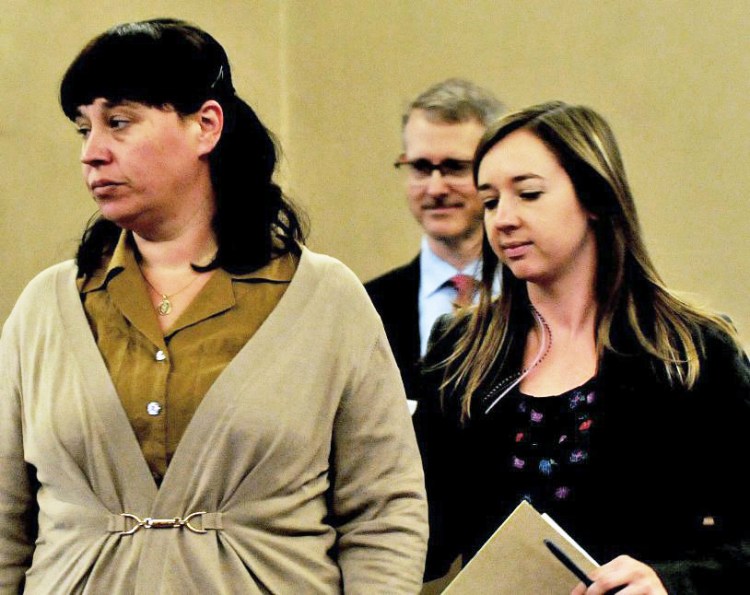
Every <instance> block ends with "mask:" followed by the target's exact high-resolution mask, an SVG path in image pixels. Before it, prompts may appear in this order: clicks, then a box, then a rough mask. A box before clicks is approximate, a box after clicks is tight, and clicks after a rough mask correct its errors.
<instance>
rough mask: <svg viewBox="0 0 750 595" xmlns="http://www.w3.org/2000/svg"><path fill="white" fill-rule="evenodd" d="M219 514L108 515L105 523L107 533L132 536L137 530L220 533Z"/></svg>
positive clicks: (125, 513)
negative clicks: (169, 515)
mask: <svg viewBox="0 0 750 595" xmlns="http://www.w3.org/2000/svg"><path fill="white" fill-rule="evenodd" d="M221 517H222V513H220V512H204V511H200V512H193V513H190V514H188V515H186V516H185V517H184V518H180V517H172V518H158V519H157V518H154V517H146V518H144V519H141V518H139V517H138V516H136V515H134V514H130V513H128V512H123V513H122V514H110V515H109V519H108V522H107V531H108V532H109V533H119V534H120V535H121V536H122V535H133V534H134V533H135V532H136V531H138V530H139V529H183V528H184V529H187V530H188V531H191V532H192V533H206V532H207V531H208V530H209V529H212V530H214V531H220V530H222V529H223V528H224V526H223V524H222V521H221Z"/></svg>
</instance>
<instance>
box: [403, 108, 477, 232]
mask: <svg viewBox="0 0 750 595" xmlns="http://www.w3.org/2000/svg"><path fill="white" fill-rule="evenodd" d="M484 130H485V128H484V126H482V124H480V123H479V122H477V121H476V120H473V119H472V120H469V121H467V122H461V123H458V124H448V123H445V122H437V121H434V122H433V121H430V120H428V119H427V114H426V113H425V112H424V110H419V109H417V110H414V111H412V112H411V114H410V116H409V120H408V121H407V123H406V126H405V127H404V133H403V134H404V157H403V160H404V161H407V162H410V163H414V162H417V161H419V160H422V162H421V163H422V164H424V160H426V161H428V162H430V163H432V164H433V165H438V164H441V163H443V162H445V161H446V160H448V161H449V163H450V162H451V161H452V162H454V164H455V162H471V159H472V157H473V156H474V151H475V149H476V148H477V144H478V143H479V139H480V138H481V136H482V134H483V133H484ZM407 169H408V173H407V176H408V178H407V196H408V201H409V210H410V211H411V213H412V215H414V218H415V219H416V220H417V221H418V222H419V224H420V225H421V226H422V228H423V229H424V231H425V233H426V234H427V235H428V236H429V237H430V238H432V239H433V240H436V241H439V242H444V243H455V242H457V241H460V240H462V239H464V238H471V237H473V236H475V235H476V234H478V233H481V230H482V218H483V214H484V212H483V206H482V202H481V201H480V200H479V198H478V197H477V190H476V187H475V186H474V182H473V180H472V176H471V167H468V166H467V167H465V168H463V170H459V169H455V170H454V173H448V172H446V175H443V173H441V171H438V170H437V169H433V170H432V171H431V172H430V173H420V172H419V171H415V170H414V168H407ZM444 171H445V170H444Z"/></svg>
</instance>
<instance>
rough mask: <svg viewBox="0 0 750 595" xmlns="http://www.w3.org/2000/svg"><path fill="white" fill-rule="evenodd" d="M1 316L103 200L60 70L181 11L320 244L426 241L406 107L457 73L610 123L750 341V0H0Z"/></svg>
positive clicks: (377, 248)
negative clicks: (404, 132)
mask: <svg viewBox="0 0 750 595" xmlns="http://www.w3.org/2000/svg"><path fill="white" fill-rule="evenodd" d="M2 8H3V10H2V11H0V81H2V85H0V173H1V175H0V250H1V251H2V261H0V263H1V264H0V266H1V267H2V268H1V269H0V275H1V276H2V279H3V282H2V283H3V285H2V291H1V292H0V321H3V320H5V318H6V317H7V315H8V313H9V312H10V309H11V307H12V305H13V303H14V302H15V300H16V298H17V296H18V294H19V293H20V291H21V290H22V288H23V286H24V285H25V284H26V283H27V282H28V281H29V280H30V279H31V278H32V277H33V276H34V274H36V273H37V272H38V271H40V270H41V269H42V268H44V267H46V266H48V265H50V264H52V263H54V262H57V261H60V260H62V259H65V258H69V257H71V256H72V255H73V253H74V251H75V247H76V245H77V241H78V238H79V237H80V234H81V232H82V230H83V228H84V225H85V222H86V221H87V219H88V218H89V217H90V216H91V215H92V214H93V212H94V206H93V203H92V201H91V199H90V198H89V197H88V194H87V192H86V190H85V188H84V186H83V183H82V180H81V175H80V168H79V162H78V151H79V139H78V137H77V136H76V134H75V133H74V130H73V126H72V125H71V124H70V123H69V122H68V121H67V120H66V119H65V117H64V116H63V115H62V113H61V111H60V109H59V107H58V104H57V92H58V85H59V81H60V79H61V77H62V74H63V73H64V71H65V69H66V67H67V66H68V64H69V63H70V62H71V60H72V59H73V58H74V56H75V55H76V53H77V52H78V51H79V50H80V49H81V48H82V47H83V45H84V44H85V43H86V42H87V41H88V40H89V39H91V38H92V37H93V36H95V35H97V34H98V33H100V32H102V31H103V30H105V29H106V28H108V27H110V26H112V25H114V24H117V23H119V22H123V21H130V20H139V19H144V18H152V17H157V16H173V17H178V18H184V19H187V20H190V21H192V22H194V23H195V24H197V25H199V26H200V27H202V28H204V29H206V30H207V31H208V32H210V33H211V34H212V35H214V36H215V37H216V38H217V39H218V40H219V41H220V42H221V43H222V44H223V45H224V46H225V48H226V49H227V52H228V54H229V57H230V60H231V63H232V66H233V70H234V77H235V83H236V87H237V89H238V91H239V93H240V95H241V96H243V97H244V98H245V99H246V100H248V102H249V103H250V104H251V105H252V106H254V107H255V108H256V110H257V112H258V113H259V115H260V117H261V118H262V119H263V121H264V122H265V123H266V125H267V126H268V127H269V128H270V129H271V130H272V131H273V132H274V133H275V134H276V135H277V137H278V139H279V141H280V143H281V146H282V147H283V151H284V155H283V158H282V168H281V172H280V180H281V181H282V183H283V185H284V187H285V189H286V191H287V193H288V194H289V195H290V196H291V197H292V198H293V199H294V200H295V201H296V202H297V203H299V204H300V205H301V206H302V207H303V208H304V209H305V210H306V211H307V213H308V215H309V217H310V219H311V223H312V233H311V235H310V239H309V245H310V247H311V248H313V249H314V250H317V251H321V252H326V253H329V254H331V255H333V256H336V257H338V258H339V259H341V260H343V261H344V262H345V263H346V264H348V265H349V266H350V267H351V268H352V269H353V270H354V271H355V272H356V273H357V274H358V275H359V276H360V278H362V279H363V280H366V279H369V278H371V277H372V276H374V275H376V274H379V273H381V272H383V271H385V270H387V269H389V268H391V267H393V266H396V265H398V264H401V263H403V262H406V261H407V260H408V259H410V258H412V257H413V256H414V254H416V252H417V250H418V247H419V237H420V234H419V228H418V227H417V225H416V223H414V222H413V221H412V219H411V217H410V215H409V214H408V211H407V208H406V204H405V199H404V188H403V180H402V179H401V178H400V177H399V175H398V174H397V172H396V171H394V170H393V168H392V166H391V163H392V162H393V160H394V159H395V158H396V156H397V155H398V154H399V152H400V149H401V141H400V116H401V112H402V111H403V109H404V108H405V107H406V105H407V104H408V101H409V100H410V99H411V98H413V97H414V96H415V95H416V94H417V93H419V92H421V91H422V90H424V89H425V88H426V87H427V86H429V85H430V84H432V83H434V82H436V81H438V80H442V79H444V78H447V77H450V76H461V77H466V78H469V79H472V80H473V81H475V82H477V83H479V84H481V85H483V86H485V87H488V88H490V89H492V90H493V91H495V92H496V93H497V95H498V96H499V97H500V98H501V99H502V100H503V101H504V102H505V103H506V104H507V105H508V106H509V107H510V108H517V107H522V106H525V105H528V104H531V103H538V102H541V101H546V100H550V99H562V100H565V101H568V102H574V103H583V104H586V105H590V106H591V107H594V108H595V109H596V110H597V111H599V112H600V113H602V114H603V115H604V116H605V117H606V118H607V119H608V120H609V121H610V123H611V124H612V126H613V128H614V130H615V133H616V135H617V137H618V140H619V142H620V145H621V149H622V152H623V156H624V159H625V165H626V169H627V171H628V173H629V177H630V182H631V184H632V186H633V190H634V193H635V196H636V203H637V207H638V209H639V213H640V217H641V222H642V225H643V228H644V231H645V236H646V241H647V245H648V247H649V249H650V252H651V255H652V257H653V259H654V260H655V262H656V265H657V268H658V269H659V271H660V272H661V274H662V275H663V277H664V278H665V280H666V281H667V283H668V284H669V286H670V287H672V288H674V289H678V290H683V291H686V292H688V294H689V295H690V296H691V297H692V299H695V300H697V301H699V302H700V303H702V304H704V305H709V306H711V307H714V308H716V309H719V310H721V311H722V312H725V313H727V314H729V315H730V316H732V318H733V319H734V320H735V322H736V324H737V325H738V326H739V328H740V331H741V333H742V335H743V339H744V341H745V344H746V345H747V344H748V339H749V338H750V311H748V305H750V298H749V297H748V289H750V268H749V267H748V266H747V254H748V252H749V250H750V234H749V233H748V215H750V207H748V198H747V193H748V189H750V167H748V155H749V153H750V151H748V149H749V148H750V140H748V139H750V115H748V97H750V36H749V35H748V31H750V3H749V2H748V1H747V0H742V1H737V0H718V1H713V2H707V1H700V0H683V1H676V0H675V1H670V0H591V1H589V0H527V1H524V2H518V1H517V0H476V1H461V0H433V1H429V0H317V1H316V0H278V1H274V0H245V1H241V0H233V1H220V0H215V1H213V2H208V1H198V0H179V1H178V0H169V1H167V0H129V1H128V2H127V3H124V2H119V1H118V2H114V1H108V0H77V1H76V2H55V1H53V0H47V1H45V0H2Z"/></svg>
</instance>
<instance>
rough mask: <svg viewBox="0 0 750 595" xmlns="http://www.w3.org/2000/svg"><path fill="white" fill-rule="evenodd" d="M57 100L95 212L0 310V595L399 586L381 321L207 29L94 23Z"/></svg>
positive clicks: (418, 526)
mask: <svg viewBox="0 0 750 595" xmlns="http://www.w3.org/2000/svg"><path fill="white" fill-rule="evenodd" d="M60 101H61V105H62V108H63V110H64V112H65V114H66V115H67V117H68V118H70V119H71V120H72V121H73V122H74V123H75V125H76V127H77V129H78V132H79V133H80V134H81V136H82V142H83V146H82V151H81V162H82V164H83V174H84V179H85V182H86V185H87V186H88V188H89V190H90V191H91V194H92V195H93V197H94V200H95V201H96V203H97V206H98V208H99V216H98V218H96V219H95V220H94V221H93V222H92V223H91V224H90V225H89V227H88V229H87V230H86V232H85V234H84V236H83V240H82V242H81V245H80V247H79V250H78V254H77V259H76V262H75V263H73V262H72V261H71V262H66V263H62V264H60V265H57V266H55V267H52V268H50V269H48V270H47V271H45V272H43V273H41V274H40V275H39V276H38V277H37V278H36V279H34V280H33V281H32V282H31V283H30V284H29V286H28V287H27V288H26V290H25V291H24V292H23V294H22V296H21V297H20V299H19V301H18V303H17V305H16V307H15V308H14V310H13V313H12V314H11V316H10V317H9V319H8V321H7V323H6V325H5V326H4V328H3V334H2V339H1V340H0V358H1V359H0V361H1V362H2V365H0V591H3V592H6V591H7V592H16V591H18V590H20V589H24V588H25V589H26V590H28V591H29V592H35V593H37V592H40V593H41V592H53V591H54V592H65V593H74V592H75V593H92V592H101V591H102V590H109V591H112V592H114V593H133V592H135V593H146V592H148V593H188V592H200V593H230V592H236V593H298V592H305V593H307V592H310V593H312V592H315V593H337V592H342V591H346V592H347V593H350V592H351V593H364V592H366V593H413V592H416V591H418V590H419V586H420V584H421V578H422V570H423V563H424V552H425V545H426V543H425V542H426V531H427V523H426V514H427V513H426V507H425V499H424V486H423V479H422V471H421V465H420V461H419V455H418V451H417V447H416V443H415V440H414V434H413V430H412V426H411V420H410V417H409V414H408V411H407V408H406V406H405V403H404V395H403V387H402V385H401V382H400V379H399V373H398V370H397V368H396V366H395V363H394V361H393V357H392V355H391V352H390V349H389V347H388V343H387V340H386V338H385V334H384V332H383V328H382V324H381V323H380V320H379V318H378V316H377V314H376V313H375V311H374V309H373V308H372V305H371V304H370V302H369V300H368V299H367V296H366V294H365V292H364V289H363V288H362V286H361V284H360V283H359V281H358V280H357V279H356V278H355V277H354V275H353V274H352V273H351V272H350V271H349V270H348V269H346V268H345V267H344V266H343V265H341V264H340V263H339V262H337V261H335V260H333V259H331V258H328V257H325V256H321V255H318V254H314V253H313V252H311V251H309V250H308V249H306V248H304V247H303V233H302V229H301V225H300V219H299V217H298V215H297V214H296V212H295V210H294V208H293V207H292V206H291V205H290V204H289V203H288V202H287V201H286V200H285V198H284V196H283V194H282V192H281V190H280V188H279V187H278V186H277V185H276V184H275V183H274V182H273V173H274V169H275V166H276V151H275V147H274V143H273V140H272V139H271V137H270V135H269V133H268V132H267V131H266V129H265V128H264V126H263V125H262V124H261V122H260V121H259V119H258V118H257V116H256V115H255V113H254V112H253V110H252V109H251V108H250V106H248V105H247V103H245V102H244V101H242V100H241V99H240V98H239V97H237V95H236V93H235V91H234V88H233V85H232V76H231V70H230V67H229V62H228V60H227V56H226V54H225V52H224V50H223V48H222V47H221V45H219V43H218V42H217V41H216V40H215V39H214V38H213V37H211V36H210V35H208V34H207V33H205V32H204V31H202V30H200V29H198V28H197V27H194V26H192V25H189V24H187V23H184V22H181V21H175V20H169V19H159V20H151V21H144V22H138V23H128V24H124V25H119V26H116V27H114V28H113V29H110V30H109V31H107V32H105V33H103V34H102V35H100V36H98V37H96V38H95V39H94V40H93V41H91V42H90V43H89V44H88V45H87V46H86V47H85V48H84V49H83V50H82V51H81V53H80V54H79V55H78V57H77V58H76V59H75V60H74V62H73V63H72V65H71V66H70V67H69V69H68V71H67V72H66V74H65V76H64V78H63V81H62V85H61V89H60Z"/></svg>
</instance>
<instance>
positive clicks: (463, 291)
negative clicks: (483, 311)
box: [448, 274, 477, 308]
mask: <svg viewBox="0 0 750 595" xmlns="http://www.w3.org/2000/svg"><path fill="white" fill-rule="evenodd" d="M448 283H450V285H452V286H453V288H454V289H455V290H456V294H457V295H456V299H455V301H454V302H453V304H454V305H455V306H456V307H457V308H465V307H466V306H470V305H471V303H472V301H473V300H474V292H475V291H476V289H477V280H476V279H475V278H474V277H472V276H471V275H461V274H458V275H453V276H452V277H451V278H450V279H449V280H448Z"/></svg>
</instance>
